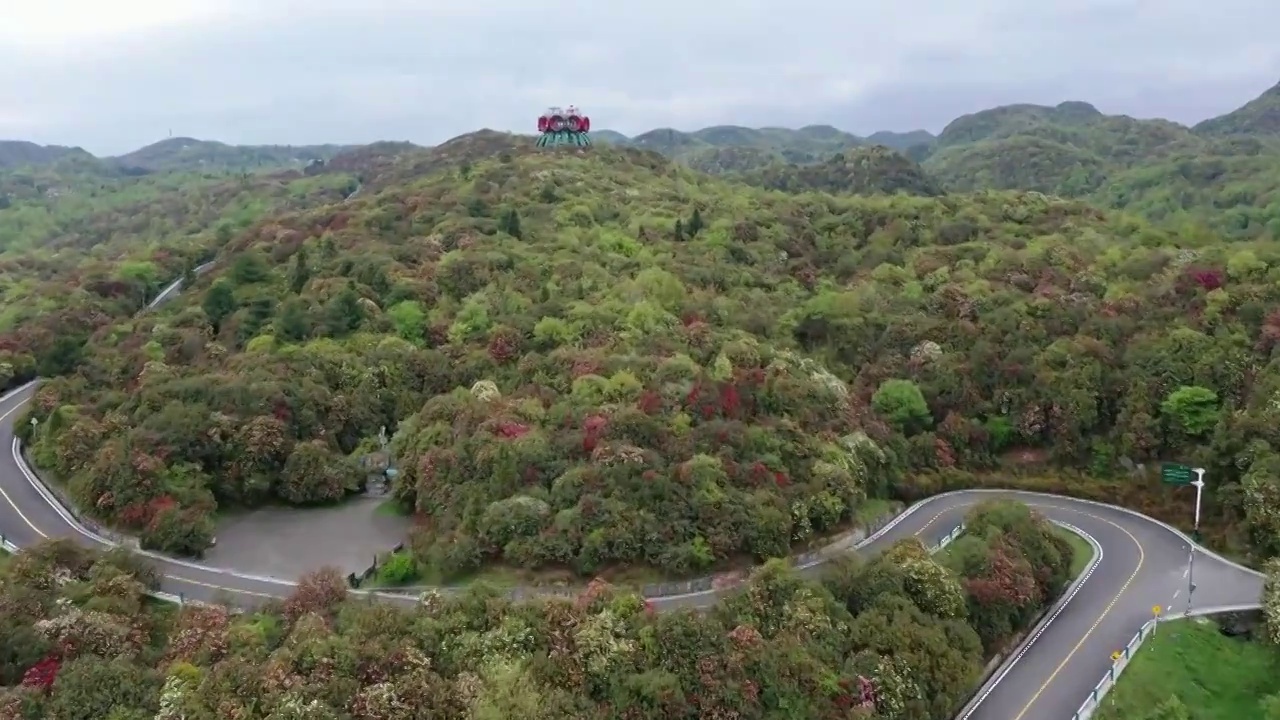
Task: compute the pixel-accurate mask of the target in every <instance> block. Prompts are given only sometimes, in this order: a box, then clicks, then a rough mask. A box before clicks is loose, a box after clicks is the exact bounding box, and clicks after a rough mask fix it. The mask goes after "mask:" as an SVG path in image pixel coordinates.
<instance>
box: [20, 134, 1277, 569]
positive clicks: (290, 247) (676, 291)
mask: <svg viewBox="0 0 1280 720" xmlns="http://www.w3.org/2000/svg"><path fill="white" fill-rule="evenodd" d="M503 137H504V136H502V135H501V134H497V133H480V134H477V135H476V136H474V137H470V138H468V137H464V138H459V139H458V140H456V141H453V142H452V143H450V144H446V146H442V148H444V149H443V150H441V151H421V152H414V151H410V152H407V153H405V154H402V155H400V156H397V157H396V158H395V159H394V160H393V161H392V162H390V163H389V164H388V165H387V168H386V169H385V170H384V171H382V172H381V174H380V175H378V177H379V178H380V180H379V182H380V183H382V185H381V187H383V189H382V190H381V191H380V192H377V193H376V194H371V195H362V196H361V197H360V198H358V199H356V200H354V201H352V202H351V203H348V205H347V206H345V207H333V206H329V207H321V208H316V209H312V210H300V211H297V212H290V213H284V214H278V215H275V216H274V217H271V218H270V219H267V220H263V221H261V222H258V223H255V224H254V225H252V226H251V227H249V228H248V229H247V230H246V231H244V232H241V233H238V234H237V235H236V236H235V237H234V238H233V239H232V240H231V241H230V242H229V243H228V244H227V245H226V246H225V247H224V248H223V251H222V252H223V255H222V257H223V258H224V265H223V270H221V271H219V272H218V273H217V274H216V275H215V276H214V277H213V278H210V279H209V280H207V281H202V282H201V283H200V284H198V285H197V287H196V292H195V293H191V294H188V295H184V298H186V300H185V301H184V300H183V299H180V300H179V301H178V302H177V303H175V304H174V305H173V307H171V308H166V309H165V310H163V311H162V312H160V313H157V314H152V315H149V316H147V317H143V318H140V319H137V320H130V321H128V322H124V323H118V324H116V325H115V326H113V327H110V328H104V329H103V330H101V331H99V332H98V334H97V335H96V337H95V339H94V341H93V343H92V348H93V350H92V353H89V354H88V355H89V356H88V357H86V358H85V361H84V363H83V364H82V366H81V368H80V370H79V371H78V372H77V373H75V374H74V375H71V376H69V377H66V378H64V379H60V380H58V381H54V382H50V383H48V384H46V385H45V386H44V387H43V388H42V390H41V392H40V394H39V396H38V399H37V402H36V403H35V405H34V406H33V408H32V410H31V412H32V413H33V415H34V416H36V417H38V418H40V419H41V420H42V421H43V422H42V423H41V424H40V426H39V428H40V429H39V433H38V436H37V437H36V438H34V440H35V442H34V450H35V453H36V457H37V459H38V460H39V462H40V463H41V464H42V465H44V466H45V467H48V468H51V469H54V470H55V471H56V472H57V473H58V474H59V475H61V476H62V477H63V478H66V479H67V481H68V482H69V483H70V488H71V490H72V492H73V494H74V495H75V497H76V498H77V499H78V500H79V501H80V502H81V503H82V504H83V506H84V507H86V508H92V509H93V510H94V511H95V512H97V513H99V514H101V515H103V516H105V517H106V518H108V519H110V520H112V521H114V522H116V523H117V524H120V525H123V526H126V527H129V528H132V529H135V530H138V531H142V532H144V535H145V538H144V539H146V541H147V542H148V543H150V544H153V545H155V546H157V547H164V548H168V549H174V550H186V551H192V550H196V549H198V548H199V547H201V546H202V544H203V543H206V542H207V541H208V534H209V531H210V530H209V528H210V524H209V522H208V518H209V515H210V513H211V512H212V511H213V510H214V508H215V507H217V506H222V505H253V504H258V503H262V502H266V501H276V500H283V501H286V502H292V503H301V504H306V503H315V502H327V501H333V500H337V499H340V498H342V497H344V496H345V495H347V494H348V493H351V492H354V491H357V490H358V489H359V488H360V486H361V484H362V481H363V471H362V470H360V469H359V468H358V467H357V466H356V464H355V463H356V460H357V459H358V458H360V457H361V456H362V455H363V454H364V453H367V452H368V451H369V450H370V449H372V448H374V447H375V445H374V443H375V438H376V436H377V434H378V431H379V428H381V427H382V426H386V427H388V428H390V429H392V430H394V431H395V432H394V439H393V443H392V449H393V451H394V454H395V457H396V462H397V463H398V466H399V468H400V470H401V474H400V477H399V478H398V480H397V486H396V488H395V492H396V495H397V496H398V497H399V498H400V499H401V500H402V501H403V503H404V504H405V505H407V506H408V507H411V508H412V509H413V511H414V512H415V513H416V515H417V517H418V519H419V521H420V522H419V528H418V530H417V531H416V535H415V537H414V538H413V543H412V547H413V549H414V551H415V555H416V557H417V559H418V562H419V563H420V564H421V565H422V566H423V567H424V568H428V569H430V571H431V572H432V573H433V574H438V575H441V576H445V577H448V576H456V575H461V574H465V573H468V572H471V571H473V570H475V569H478V568H480V567H483V566H485V565H487V564H489V563H493V562H501V563H506V564H513V565H518V566H522V567H527V568H540V567H554V568H570V569H572V570H575V571H577V572H579V573H582V574H591V573H595V572H598V571H599V570H601V569H602V568H605V567H609V566H612V565H617V564H624V565H649V566H654V567H657V568H660V569H662V570H663V571H665V572H667V573H670V574H681V573H687V572H697V571H702V570H705V569H706V568H709V567H716V566H719V565H722V564H724V563H733V562H738V561H740V560H744V559H756V560H758V559H763V558H767V557H771V556H776V555H781V554H784V553H786V552H787V551H788V550H789V549H790V548H791V547H793V546H796V545H803V544H805V543H807V542H810V541H812V540H814V539H816V538H818V537H819V536H821V535H822V534H824V533H828V532H830V531H832V530H835V529H838V528H840V527H842V526H843V524H844V523H846V522H847V521H848V520H849V519H850V518H851V517H852V516H853V515H855V514H856V513H857V511H858V508H859V507H860V505H861V504H862V503H864V502H865V499H866V498H868V497H872V498H874V497H899V498H906V499H911V498H914V497H918V496H920V495H921V494H927V493H930V492H935V491H937V490H939V489H943V488H946V487H955V486H963V485H972V484H975V483H981V482H983V480H982V477H981V475H980V474H981V473H983V472H986V471H989V470H994V469H996V468H1002V467H1006V466H1008V464H1009V462H1010V461H1011V460H1013V459H1016V458H1033V459H1037V460H1047V461H1051V462H1052V463H1054V464H1056V465H1059V466H1062V467H1066V468H1078V469H1081V470H1087V471H1088V472H1089V473H1090V474H1091V475H1092V476H1093V479H1091V480H1079V481H1069V482H1065V483H1064V482H1057V483H1056V484H1053V485H1052V486H1045V485H1041V487H1049V489H1055V490H1059V491H1067V492H1072V493H1075V494H1083V495H1086V496H1093V497H1102V498H1106V499H1110V500H1115V499H1120V500H1122V501H1124V502H1129V503H1131V504H1135V505H1137V506H1139V507H1142V508H1144V509H1146V510H1148V511H1150V512H1154V513H1156V514H1157V515H1163V516H1165V517H1168V518H1169V519H1172V520H1175V521H1184V520H1185V518H1184V517H1183V516H1184V515H1185V514H1186V513H1185V512H1184V511H1182V510H1181V509H1179V510H1177V511H1176V512H1175V511H1172V510H1169V508H1180V507H1181V505H1180V504H1179V502H1180V501H1179V500H1178V498H1177V496H1176V495H1174V494H1173V493H1171V492H1169V491H1168V490H1167V489H1165V490H1158V489H1155V488H1151V487H1149V486H1148V485H1147V484H1146V482H1145V481H1143V480H1141V479H1137V480H1133V479H1126V480H1122V481H1119V482H1115V483H1113V482H1109V481H1108V480H1107V478H1109V477H1112V476H1115V475H1127V474H1129V473H1130V471H1131V470H1133V468H1134V463H1146V462H1152V461H1158V460H1168V459H1181V460H1186V461H1191V462H1200V463H1202V464H1204V465H1205V466H1206V467H1209V468H1210V473H1211V476H1212V477H1213V478H1214V482H1215V483H1217V484H1219V485H1218V486H1219V487H1222V488H1224V489H1223V491H1222V492H1220V493H1214V494H1213V496H1214V499H1213V502H1214V503H1215V504H1214V505H1212V506H1211V507H1210V516H1209V517H1210V520H1209V522H1210V523H1211V529H1212V528H1213V527H1217V528H1225V527H1227V526H1229V525H1234V526H1235V527H1239V528H1245V529H1247V530H1248V531H1249V532H1251V533H1252V540H1253V542H1254V543H1255V544H1254V545H1253V546H1252V547H1253V548H1254V549H1256V550H1258V551H1259V552H1272V551H1274V550H1280V523H1277V521H1276V520H1275V517H1274V514H1273V513H1272V511H1271V509H1270V508H1271V507H1273V506H1274V503H1273V502H1272V500H1271V498H1273V497H1276V496H1277V494H1278V493H1280V489H1278V488H1280V486H1277V485H1276V482H1277V479H1276V478H1277V475H1276V474H1272V473H1270V472H1268V471H1267V470H1266V468H1268V467H1270V465H1269V463H1274V462H1277V461H1280V458H1277V456H1275V455H1273V454H1272V451H1271V450H1270V448H1271V447H1280V438H1277V437H1275V434H1276V431H1275V428H1277V427H1280V425H1277V423H1275V422H1274V419H1273V418H1272V417H1271V413H1272V412H1273V406H1274V404H1273V402H1272V397H1273V395H1274V393H1275V392H1276V389H1277V387H1278V383H1280V373H1278V372H1277V368H1276V366H1275V364H1274V363H1273V362H1272V361H1271V353H1272V347H1273V345H1274V342H1273V340H1274V337H1273V336H1274V335H1276V333H1275V332H1274V328H1273V327H1272V326H1273V325H1275V324H1277V321H1276V320H1275V319H1274V318H1272V317H1271V316H1272V314H1273V308H1274V306H1275V304H1276V302H1277V300H1278V299H1280V298H1277V292H1280V291H1277V290H1276V287H1280V286H1277V285H1276V283H1275V282H1274V277H1275V273H1276V272H1280V270H1277V269H1276V266H1277V263H1280V255H1278V254H1277V251H1278V250H1280V247H1277V246H1276V245H1275V244H1274V243H1269V242H1261V241H1260V242H1256V243H1252V244H1248V243H1238V244H1235V245H1233V246H1230V247H1227V246H1223V245H1221V244H1209V243H1205V242H1203V241H1202V240H1201V239H1199V238H1196V237H1187V238H1180V237H1178V236H1174V235H1170V234H1168V233H1167V232H1165V231H1162V230H1158V229H1155V228H1153V227H1151V226H1149V225H1146V224H1145V223H1143V222H1141V221H1139V220H1136V219H1133V218H1129V217H1124V216H1119V215H1117V216H1107V215H1104V214H1103V213H1100V212H1098V211H1096V210H1092V209H1090V208H1088V207H1087V206H1085V205H1082V204H1079V203H1075V202H1071V201H1064V200H1057V199H1052V198H1049V197H1045V196H1043V195H1039V194H1036V193H984V194H978V195H970V196H944V197H938V198H929V197H911V196H906V195H897V196H856V197H836V196H827V195H821V194H813V193H805V194H798V195H797V194H784V193H779V192H767V191H763V190H758V189H752V188H749V187H745V186H742V185H732V184H727V183H723V182H719V181H716V180H713V179H710V178H707V177H705V176H700V175H697V174H695V173H692V172H690V171H688V170H685V169H682V168H680V167H678V166H676V165H674V164H672V163H671V162H669V161H666V160H663V159H661V158H660V157H659V156H657V155H655V154H652V153H645V152H639V151H635V150H609V149H607V148H597V149H595V150H593V151H591V152H588V153H584V154H579V153H540V152H536V151H533V150H531V149H530V148H528V146H527V145H526V144H524V143H523V142H522V141H519V140H518V139H516V140H514V143H515V144H510V145H508V147H507V149H506V150H505V151H499V152H497V154H496V156H494V157H493V159H489V160H483V161H474V158H475V157H476V152H478V149H483V153H491V152H492V151H493V150H494V149H495V148H496V147H500V146H501V144H502V138H503ZM506 137H509V136H506ZM509 142H510V141H509ZM473 151H475V152H473ZM438 153H443V156H442V155H440V154H438ZM483 153H482V154H483ZM442 157H447V158H450V159H451V160H452V161H453V162H454V163H455V164H454V165H452V166H450V165H448V163H445V162H444V161H443V160H442V159H441V158H442ZM415 168H429V169H430V170H429V171H428V172H429V174H427V175H425V176H421V175H415V174H414V173H415ZM21 426H22V431H23V432H28V426H27V425H26V423H25V422H23V423H21ZM1251 468H1254V469H1256V471H1254V470H1251ZM966 473H979V475H976V476H975V475H970V474H966ZM1141 477H1142V476H1141V473H1139V478H1141ZM997 481H998V482H1000V483H1002V484H1007V483H1008V482H1009V479H1008V478H1007V477H1002V478H1000V479H998V480H997ZM1028 482H1030V481H1028ZM1241 483H1242V484H1241ZM1227 487H1236V488H1237V489H1236V490H1234V491H1232V492H1228V491H1227V490H1226V489H1225V488H1227ZM1216 523H1220V524H1216ZM1216 540H1217V541H1218V542H1222V541H1224V538H1223V537H1222V536H1221V535H1219V536H1217V537H1216ZM1235 540H1236V541H1238V542H1241V543H1243V542H1244V541H1245V540H1246V538H1244V537H1238V538H1236V539H1235Z"/></svg>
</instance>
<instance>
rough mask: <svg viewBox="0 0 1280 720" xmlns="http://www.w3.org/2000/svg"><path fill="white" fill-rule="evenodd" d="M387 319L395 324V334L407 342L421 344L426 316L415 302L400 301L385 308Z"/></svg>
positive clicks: (420, 305) (420, 306)
mask: <svg viewBox="0 0 1280 720" xmlns="http://www.w3.org/2000/svg"><path fill="white" fill-rule="evenodd" d="M387 317H389V318H391V322H392V323H394V324H395V327H396V334H398V335H399V336H400V337H402V338H404V339H405V340H408V341H409V342H415V343H416V342H422V338H423V336H424V334H425V331H426V321H427V314H426V313H425V312H423V311H422V304H421V303H419V302H418V301H416V300H401V301H400V302H398V303H396V304H395V305H392V306H391V307H389V308H387Z"/></svg>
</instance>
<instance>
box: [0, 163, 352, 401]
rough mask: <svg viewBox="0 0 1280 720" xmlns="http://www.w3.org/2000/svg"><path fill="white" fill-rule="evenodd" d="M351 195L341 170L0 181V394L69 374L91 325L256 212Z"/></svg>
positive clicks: (85, 170) (14, 176) (95, 167)
mask: <svg viewBox="0 0 1280 720" xmlns="http://www.w3.org/2000/svg"><path fill="white" fill-rule="evenodd" d="M356 186H357V182H356V180H355V179H354V177H353V176H351V175H343V174H340V173H330V174H326V175H323V176H318V177H312V178H304V177H302V176H301V174H300V173H297V172H295V173H293V174H284V175H277V176H269V175H254V176H234V177H233V176H227V175H216V174H208V175H198V174H192V173H162V174H157V175H151V176H145V177H132V176H128V175H120V174H116V173H113V172H110V171H107V170H104V168H103V167H102V165H101V164H100V163H98V162H97V161H95V160H92V159H90V160H87V161H86V160H83V159H76V160H62V161H59V162H58V163H56V164H54V165H51V166H46V167H28V168H22V169H15V170H9V171H7V172H3V173H0V199H2V200H3V202H2V203H0V207H2V208H3V209H0V302H2V307H0V388H8V387H11V386H13V385H17V384H20V383H22V382H25V381H26V380H28V379H30V378H31V377H32V376H33V375H34V374H35V373H36V372H37V371H38V372H39V374H41V375H56V374H59V373H61V372H65V371H67V370H69V369H71V368H72V367H74V366H75V365H76V363H77V362H78V359H79V358H80V357H81V355H82V354H83V350H82V348H83V345H84V343H85V342H86V341H87V340H88V338H89V336H90V335H91V334H92V333H93V332H94V331H95V330H96V329H97V328H99V327H102V326H103V325H106V324H107V323H109V322H111V321H112V320H114V319H117V318H120V317H126V316H128V315H131V314H132V313H133V312H135V311H136V310H138V309H139V308H141V307H142V306H143V305H144V304H145V302H146V301H147V300H149V299H150V298H152V297H154V296H155V294H156V293H157V292H158V291H159V290H160V289H161V288H162V287H163V286H165V285H167V284H168V283H169V282H170V281H172V280H173V279H175V278H177V277H179V276H180V275H182V274H183V272H185V271H189V270H190V269H191V268H192V267H194V266H195V265H197V264H199V262H201V261H203V260H206V259H208V258H211V257H213V256H214V255H215V254H216V253H217V250H218V248H219V247H220V246H221V245H222V244H224V243H226V242H227V241H228V240H229V239H230V238H231V237H232V235H233V234H234V233H235V232H237V231H238V230H240V229H243V228H245V227H247V226H249V225H251V224H252V223H254V222H256V221H257V220H259V219H260V218H262V217H263V216H264V215H267V214H269V213H271V212H273V211H277V210H284V209H286V208H300V207H308V206H313V205H319V204H328V203H333V202H337V201H341V200H342V198H343V197H344V196H345V195H346V194H349V193H350V192H351V191H352V190H353V189H354V188H355V187H356Z"/></svg>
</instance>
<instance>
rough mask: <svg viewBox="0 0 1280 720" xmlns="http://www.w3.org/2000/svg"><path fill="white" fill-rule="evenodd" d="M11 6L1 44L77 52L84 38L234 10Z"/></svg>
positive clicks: (146, 0)
mask: <svg viewBox="0 0 1280 720" xmlns="http://www.w3.org/2000/svg"><path fill="white" fill-rule="evenodd" d="M5 5H6V7H5V8H4V21H3V22H0V43H5V44H10V45H11V46H12V47H17V48H19V49H20V50H24V51H28V52H29V51H41V52H49V53H58V54H63V55H71V56H74V55H75V54H76V53H77V52H78V50H79V49H80V48H81V47H82V46H83V44H84V43H92V42H95V41H101V40H107V39H111V40H115V39H120V38H127V37H130V36H137V35H143V34H146V33H149V32H154V31H156V30H163V29H166V28H171V27H175V26H191V25H193V24H196V23H201V22H208V21H211V20H216V19H219V18H221V17H226V16H227V15H228V14H229V12H228V11H229V10H231V8H230V7H228V5H227V4H226V3H224V2H220V1H219V0H113V1H111V2H104V1H103V0H38V1H34V2H23V1H21V0H11V2H8V3H5Z"/></svg>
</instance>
